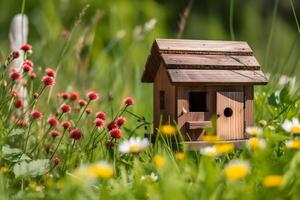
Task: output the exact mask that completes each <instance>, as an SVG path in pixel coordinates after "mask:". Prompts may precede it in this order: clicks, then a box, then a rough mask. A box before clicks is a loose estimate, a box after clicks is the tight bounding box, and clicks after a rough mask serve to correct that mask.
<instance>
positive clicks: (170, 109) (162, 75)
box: [153, 64, 175, 130]
mask: <svg viewBox="0 0 300 200" xmlns="http://www.w3.org/2000/svg"><path fill="white" fill-rule="evenodd" d="M160 91H164V92H165V109H163V110H160V105H159V103H160V98H159V93H160ZM153 98H154V100H153V101H154V106H153V113H154V130H156V128H158V126H159V123H160V119H162V121H161V123H163V124H164V123H169V122H170V123H173V121H174V120H175V86H173V85H171V83H170V81H169V78H168V77H167V72H166V70H165V67H164V66H163V64H161V65H160V67H159V70H158V72H157V76H156V77H155V81H154V86H153Z"/></svg>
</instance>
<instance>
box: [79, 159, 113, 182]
mask: <svg viewBox="0 0 300 200" xmlns="http://www.w3.org/2000/svg"><path fill="white" fill-rule="evenodd" d="M113 174H114V171H113V168H112V166H111V165H110V164H108V163H107V162H105V161H100V162H98V163H94V164H91V165H87V166H82V167H80V168H78V169H77V170H76V173H75V177H77V178H79V180H80V179H86V180H91V179H94V178H100V179H109V178H110V177H112V176H113Z"/></svg>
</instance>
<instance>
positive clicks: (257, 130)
mask: <svg viewBox="0 0 300 200" xmlns="http://www.w3.org/2000/svg"><path fill="white" fill-rule="evenodd" d="M246 133H247V134H248V135H250V136H258V135H261V134H262V129H261V128H258V127H247V128H246Z"/></svg>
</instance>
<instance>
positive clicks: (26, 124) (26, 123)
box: [17, 119, 28, 127]
mask: <svg viewBox="0 0 300 200" xmlns="http://www.w3.org/2000/svg"><path fill="white" fill-rule="evenodd" d="M17 125H18V126H19V127H27V126H28V122H27V121H26V120H25V119H21V120H18V122H17Z"/></svg>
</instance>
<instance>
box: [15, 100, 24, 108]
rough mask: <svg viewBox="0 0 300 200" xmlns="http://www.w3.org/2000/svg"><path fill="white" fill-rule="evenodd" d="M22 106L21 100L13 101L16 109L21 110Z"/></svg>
mask: <svg viewBox="0 0 300 200" xmlns="http://www.w3.org/2000/svg"><path fill="white" fill-rule="evenodd" d="M23 105H24V103H23V101H22V99H17V100H16V101H15V107H16V108H22V107H23Z"/></svg>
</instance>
